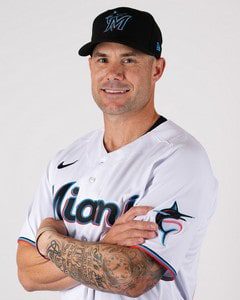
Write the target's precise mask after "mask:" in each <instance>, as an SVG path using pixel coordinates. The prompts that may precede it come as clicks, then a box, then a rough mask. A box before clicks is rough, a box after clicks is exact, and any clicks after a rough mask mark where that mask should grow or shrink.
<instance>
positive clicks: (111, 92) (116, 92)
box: [104, 90, 127, 94]
mask: <svg viewBox="0 0 240 300" xmlns="http://www.w3.org/2000/svg"><path fill="white" fill-rule="evenodd" d="M104 91H105V92H106V93H110V94H119V93H121V94H124V93H126V92H127V90H125V91H114V90H104Z"/></svg>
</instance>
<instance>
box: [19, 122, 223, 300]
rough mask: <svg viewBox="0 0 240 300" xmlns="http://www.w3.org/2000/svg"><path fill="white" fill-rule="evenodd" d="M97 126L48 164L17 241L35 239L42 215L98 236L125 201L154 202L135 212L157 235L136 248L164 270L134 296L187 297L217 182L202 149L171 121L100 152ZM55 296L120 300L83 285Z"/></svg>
mask: <svg viewBox="0 0 240 300" xmlns="http://www.w3.org/2000/svg"><path fill="white" fill-rule="evenodd" d="M103 136H104V129H96V130H94V131H91V132H90V133H88V134H86V135H85V136H83V137H81V138H79V139H78V140H77V141H75V142H74V143H73V144H72V145H70V146H69V147H68V148H66V149H65V150H62V151H60V152H59V153H58V154H57V155H56V156H55V157H54V159H53V160H52V161H51V162H50V164H49V166H48V168H47V170H46V173H45V174H44V175H43V177H42V180H41V183H40V186H39V188H38V190H37V191H36V194H35V197H34V200H33V202H32V205H31V207H30V209H29V212H28V215H27V219H26V222H25V224H24V226H23V228H22V231H21V235H20V237H19V240H24V241H28V242H29V243H31V244H32V245H35V237H36V232H37V229H38V227H39V224H40V222H41V220H42V219H44V218H46V217H55V218H56V219H61V220H63V221H64V223H65V225H66V227H67V230H68V232H69V235H70V236H71V237H73V238H76V239H79V240H84V241H99V240H100V239H101V238H102V236H103V234H104V233H105V232H106V231H107V230H108V229H109V228H110V227H111V226H112V225H113V223H114V221H115V220H116V218H117V217H118V216H120V215H121V214H122V213H124V212H126V211H127V210H128V209H130V208H131V207H132V206H133V205H150V206H152V207H154V209H152V210H151V211H150V212H149V213H148V214H147V215H145V216H142V217H138V219H142V220H151V221H153V222H156V223H157V224H158V236H157V237H156V238H153V239H149V240H146V241H145V242H144V243H143V244H142V245H139V246H137V248H139V249H140V250H141V251H144V252H146V253H148V254H149V255H150V256H151V257H153V258H154V259H155V260H156V261H157V262H158V263H159V264H160V265H162V266H163V267H164V268H165V270H166V271H165V273H164V275H163V278H162V280H160V281H159V283H157V284H156V285H155V286H154V287H153V288H152V289H151V290H150V291H148V292H147V293H145V294H144V295H142V296H140V297H138V299H140V300H157V299H158V300H160V299H161V300H178V299H184V300H186V299H193V295H194V290H195V286H196V271H197V264H198V257H199V250H200V246H201V244H202V240H203V237H204V235H205V232H206V228H207V225H208V222H209V219H210V217H211V215H212V214H213V212H214V210H215V203H216V194H217V186H218V183H217V180H216V178H215V177H214V175H213V173H212V169H211V166H210V163H209V160H208V157H207V154H206V152H205V150H204V148H203V147H202V146H201V145H200V143H199V142H198V141H197V140H196V139H195V138H194V137H193V136H191V135H190V134H189V133H187V132H186V131H185V130H183V129H182V128H180V127H179V126H178V125H176V124H175V123H174V122H172V121H171V120H167V121H166V122H164V123H162V124H160V125H158V126H157V127H155V128H154V129H152V130H151V131H149V132H147V133H145V134H144V135H142V136H140V137H139V138H137V139H136V140H134V141H132V142H130V143H129V144H127V145H125V146H123V147H121V148H119V149H117V150H115V151H112V152H110V153H108V152H107V151H106V149H105V147H104V144H103ZM60 294H61V299H63V300H79V299H84V300H93V299H95V300H106V299H108V300H118V299H119V300H120V299H121V300H127V299H131V298H129V297H126V296H122V295H117V294H111V293H104V292H100V291H97V290H93V289H91V288H88V287H86V286H84V285H79V286H77V287H75V288H72V289H68V290H65V291H61V292H60Z"/></svg>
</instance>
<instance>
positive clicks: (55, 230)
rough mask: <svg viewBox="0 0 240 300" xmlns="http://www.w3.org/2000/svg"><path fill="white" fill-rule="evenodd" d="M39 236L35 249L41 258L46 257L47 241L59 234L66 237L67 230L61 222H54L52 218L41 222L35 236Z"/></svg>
mask: <svg viewBox="0 0 240 300" xmlns="http://www.w3.org/2000/svg"><path fill="white" fill-rule="evenodd" d="M44 228H46V231H44V232H43V233H41V234H40V232H41V231H42V230H44ZM39 234H40V236H39V238H38V240H37V249H38V251H39V252H40V254H42V255H43V256H45V257H46V250H47V246H48V242H49V239H50V238H51V237H52V236H53V234H61V235H67V234H68V232H67V229H66V227H65V225H64V222H63V221H60V220H55V219H53V218H46V219H44V220H42V222H41V224H40V226H39V228H38V231H37V236H38V235H39Z"/></svg>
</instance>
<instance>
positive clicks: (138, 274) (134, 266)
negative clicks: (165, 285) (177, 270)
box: [47, 236, 162, 296]
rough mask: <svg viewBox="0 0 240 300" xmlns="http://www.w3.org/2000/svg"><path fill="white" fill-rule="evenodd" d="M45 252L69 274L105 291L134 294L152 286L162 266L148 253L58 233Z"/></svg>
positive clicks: (158, 276)
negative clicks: (76, 238) (79, 239)
mask: <svg viewBox="0 0 240 300" xmlns="http://www.w3.org/2000/svg"><path fill="white" fill-rule="evenodd" d="M47 255H48V257H49V259H50V260H51V261H52V262H53V263H54V264H55V265H56V266H57V267H58V268H59V269H60V270H61V271H62V272H64V273H65V274H67V275H68V276H71V277H72V278H74V279H75V280H77V281H79V282H80V283H82V284H84V285H86V286H88V287H90V288H92V289H96V290H101V291H104V292H110V293H116V294H122V295H127V296H136V294H138V293H139V291H140V293H145V292H147V291H148V290H149V289H151V288H152V287H153V286H154V285H155V284H156V283H157V282H158V281H159V280H160V278H161V275H162V269H161V268H160V267H159V265H158V264H157V263H156V262H155V261H153V260H152V259H151V258H150V257H149V256H148V255H147V254H145V253H143V252H142V251H140V250H138V249H133V248H129V247H125V246H118V245H110V244H101V243H91V242H82V241H77V240H75V239H72V238H68V237H62V236H60V237H58V236H57V237H56V238H54V239H53V240H52V241H51V242H50V244H49V246H48V248H47Z"/></svg>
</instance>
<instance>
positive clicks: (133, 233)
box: [114, 229, 157, 243]
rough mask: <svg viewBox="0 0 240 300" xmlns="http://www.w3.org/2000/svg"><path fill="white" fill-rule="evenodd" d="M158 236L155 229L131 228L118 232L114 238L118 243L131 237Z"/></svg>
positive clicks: (147, 237)
mask: <svg viewBox="0 0 240 300" xmlns="http://www.w3.org/2000/svg"><path fill="white" fill-rule="evenodd" d="M156 236H157V232H155V231H148V230H137V229H131V230H128V231H124V232H122V233H120V234H118V235H117V236H115V238H114V240H115V242H117V243H118V242H119V241H124V240H127V239H129V238H143V239H153V238H155V237H156Z"/></svg>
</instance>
